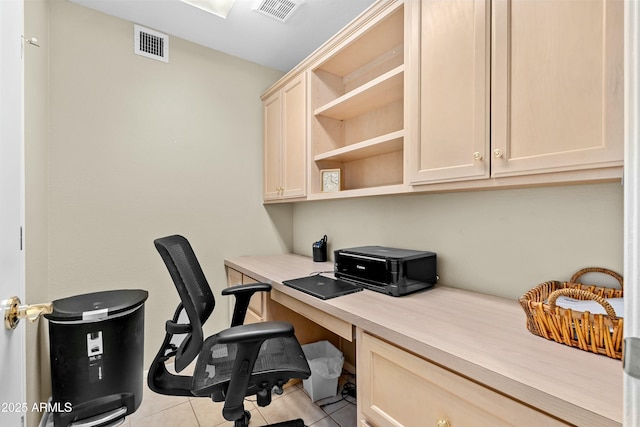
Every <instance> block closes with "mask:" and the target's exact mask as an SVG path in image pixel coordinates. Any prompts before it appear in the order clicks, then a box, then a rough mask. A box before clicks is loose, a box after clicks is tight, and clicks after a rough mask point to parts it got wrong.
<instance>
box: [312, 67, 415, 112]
mask: <svg viewBox="0 0 640 427" xmlns="http://www.w3.org/2000/svg"><path fill="white" fill-rule="evenodd" d="M403 88H404V65H400V66H398V67H396V68H394V69H393V70H391V71H388V72H386V73H384V74H383V75H381V76H379V77H377V78H375V79H373V80H372V81H370V82H367V83H366V84H364V85H362V86H360V87H359V88H357V89H354V90H352V91H351V92H348V93H346V94H344V95H342V96H341V97H339V98H337V99H335V100H333V101H332V102H329V103H328V104H326V105H323V106H322V107H320V108H318V109H316V110H315V111H314V114H315V115H316V116H324V117H330V118H332V119H336V120H349V119H352V118H354V117H356V116H359V115H362V114H364V113H366V112H368V111H372V110H376V109H378V108H381V107H383V106H385V105H387V104H391V103H392V102H394V101H397V100H399V99H402V95H403Z"/></svg>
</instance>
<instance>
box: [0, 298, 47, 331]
mask: <svg viewBox="0 0 640 427" xmlns="http://www.w3.org/2000/svg"><path fill="white" fill-rule="evenodd" d="M0 308H2V310H4V326H5V328H7V329H15V328H16V326H18V323H20V319H29V320H30V321H31V322H35V321H36V320H38V319H39V318H40V316H42V315H44V314H51V313H52V312H53V303H50V302H48V303H44V304H32V305H21V304H20V298H18V297H11V298H9V299H7V300H4V301H3V302H2V304H1V307H0Z"/></svg>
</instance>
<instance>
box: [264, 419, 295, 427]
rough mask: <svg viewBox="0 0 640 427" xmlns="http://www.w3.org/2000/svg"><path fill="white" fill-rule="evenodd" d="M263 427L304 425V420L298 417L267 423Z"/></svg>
mask: <svg viewBox="0 0 640 427" xmlns="http://www.w3.org/2000/svg"><path fill="white" fill-rule="evenodd" d="M263 427H305V425H304V421H302V420H301V419H300V418H298V419H297V420H291V421H283V422H281V423H277V424H269V425H266V426H263Z"/></svg>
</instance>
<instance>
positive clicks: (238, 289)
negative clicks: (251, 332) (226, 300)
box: [222, 283, 271, 327]
mask: <svg viewBox="0 0 640 427" xmlns="http://www.w3.org/2000/svg"><path fill="white" fill-rule="evenodd" d="M270 290H271V285H270V284H268V283H250V284H248V285H236V286H231V287H229V288H225V289H223V290H222V295H233V296H235V297H236V304H235V306H234V308H233V317H232V318H231V326H232V327H233V326H239V325H242V324H243V323H244V318H245V316H246V315H247V309H248V308H249V301H250V300H251V297H252V296H253V294H254V293H256V292H269V291H270Z"/></svg>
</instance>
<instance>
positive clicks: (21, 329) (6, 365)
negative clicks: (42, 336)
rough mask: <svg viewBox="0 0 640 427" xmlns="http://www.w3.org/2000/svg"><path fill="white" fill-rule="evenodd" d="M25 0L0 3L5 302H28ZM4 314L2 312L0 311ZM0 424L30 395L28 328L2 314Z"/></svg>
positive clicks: (0, 265) (0, 290) (17, 418)
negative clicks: (7, 322)
mask: <svg viewBox="0 0 640 427" xmlns="http://www.w3.org/2000/svg"><path fill="white" fill-rule="evenodd" d="M23 16H24V12H23V0H0V301H1V300H4V299H6V298H9V297H11V296H17V297H19V298H20V300H21V301H22V302H23V303H24V274H23V271H24V268H23V255H22V248H21V245H22V244H21V240H22V237H21V226H22V223H23V222H22V218H23V188H24V187H23V125H22V123H23V82H22V80H23V77H22V76H23V65H22V39H21V36H22V30H23V22H24V19H23ZM2 311H3V310H2V309H0V312H2ZM0 314H2V317H1V318H0V425H2V426H3V427H4V426H6V427H14V426H15V427H18V426H21V425H22V424H23V422H24V417H25V415H26V412H27V410H28V409H29V408H26V396H25V372H24V371H25V368H24V366H25V359H24V340H25V338H24V337H25V326H26V325H25V324H24V322H21V324H20V325H18V327H17V328H16V329H14V330H7V329H6V328H5V327H4V312H2V313H0Z"/></svg>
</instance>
